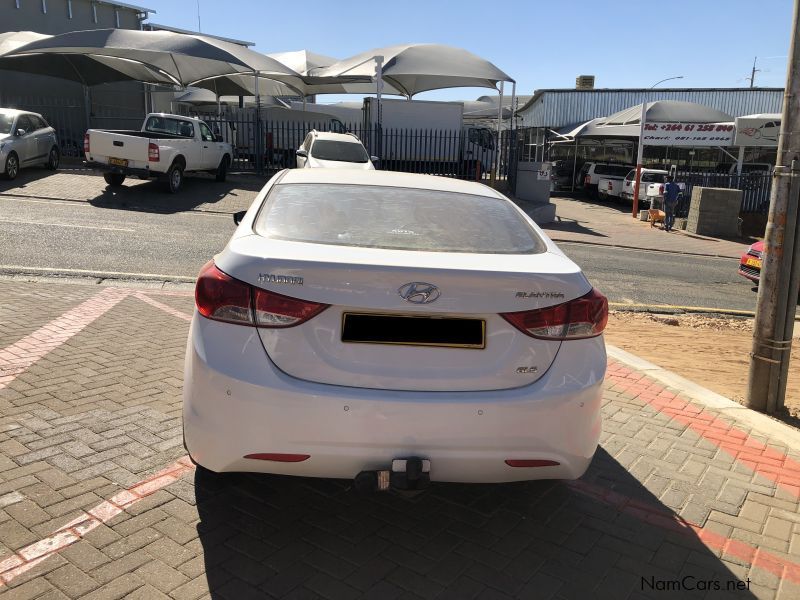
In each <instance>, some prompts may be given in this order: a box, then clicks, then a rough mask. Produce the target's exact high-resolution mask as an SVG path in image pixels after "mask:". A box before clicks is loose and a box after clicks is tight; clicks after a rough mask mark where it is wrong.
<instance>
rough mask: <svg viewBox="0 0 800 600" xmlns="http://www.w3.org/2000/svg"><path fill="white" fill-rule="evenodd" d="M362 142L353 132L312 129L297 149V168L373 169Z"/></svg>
mask: <svg viewBox="0 0 800 600" xmlns="http://www.w3.org/2000/svg"><path fill="white" fill-rule="evenodd" d="M373 160H378V157H377V156H372V157H371V156H370V155H369V154H368V153H367V149H366V148H364V144H362V143H361V140H359V139H358V136H356V135H355V134H354V133H325V132H320V131H316V130H312V131H310V132H309V133H308V135H307V136H306V139H305V140H304V141H303V145H302V146H300V148H299V149H298V150H297V168H298V169H319V168H324V169H361V170H362V171H370V170H374V169H375V165H373V163H372V161H373Z"/></svg>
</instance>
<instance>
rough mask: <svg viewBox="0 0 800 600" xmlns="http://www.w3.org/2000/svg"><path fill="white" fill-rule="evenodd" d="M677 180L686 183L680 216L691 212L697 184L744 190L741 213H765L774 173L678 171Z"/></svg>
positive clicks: (680, 206) (678, 214)
mask: <svg viewBox="0 0 800 600" xmlns="http://www.w3.org/2000/svg"><path fill="white" fill-rule="evenodd" d="M675 180H676V181H677V182H679V183H684V184H685V185H686V189H685V191H684V197H683V200H682V201H681V203H679V205H678V212H677V216H679V217H680V216H686V215H688V214H689V205H690V203H691V198H692V189H693V188H694V186H696V185H697V186H702V187H717V188H730V189H736V190H742V207H741V209H740V213H743V214H752V213H762V214H763V213H766V212H767V211H768V210H769V195H770V190H771V189H772V175H771V174H770V173H764V172H758V173H742V174H741V175H735V174H733V175H731V174H729V173H692V172H681V171H678V172H677V173H676V175H675ZM683 213H685V214H683Z"/></svg>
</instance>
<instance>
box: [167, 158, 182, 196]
mask: <svg viewBox="0 0 800 600" xmlns="http://www.w3.org/2000/svg"><path fill="white" fill-rule="evenodd" d="M181 185H183V166H182V165H181V164H180V163H179V162H174V163H172V166H171V167H170V168H169V170H168V171H167V188H168V189H169V192H170V193H171V194H177V193H178V192H179V191H180V189H181Z"/></svg>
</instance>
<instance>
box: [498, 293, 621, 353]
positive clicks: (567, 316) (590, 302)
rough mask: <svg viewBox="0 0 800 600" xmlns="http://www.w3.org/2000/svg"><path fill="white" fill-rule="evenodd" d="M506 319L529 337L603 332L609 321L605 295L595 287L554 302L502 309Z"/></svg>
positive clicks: (575, 336)
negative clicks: (576, 296)
mask: <svg viewBox="0 0 800 600" xmlns="http://www.w3.org/2000/svg"><path fill="white" fill-rule="evenodd" d="M500 316H501V317H503V318H504V319H505V320H506V321H508V322H509V323H511V324H512V325H513V326H514V327H516V328H517V329H519V330H520V331H521V332H522V333H524V334H526V335H529V336H531V337H535V338H540V339H544V340H575V339H582V338H590V337H595V336H598V335H600V334H601V333H603V330H604V329H605V328H606V324H607V323H608V299H607V298H606V297H605V296H603V294H601V293H600V292H598V291H597V290H596V289H594V288H592V291H591V292H589V293H588V294H586V295H585V296H581V297H580V298H577V299H575V300H570V301H569V302H565V303H563V304H558V305H556V306H548V307H547V308H537V309H535V310H525V311H520V312H513V313H501V314H500Z"/></svg>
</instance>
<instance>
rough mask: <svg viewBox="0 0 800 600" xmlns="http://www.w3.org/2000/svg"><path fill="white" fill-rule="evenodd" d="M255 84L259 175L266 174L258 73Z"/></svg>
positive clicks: (256, 144) (254, 79) (254, 75)
mask: <svg viewBox="0 0 800 600" xmlns="http://www.w3.org/2000/svg"><path fill="white" fill-rule="evenodd" d="M253 84H254V87H255V90H254V91H255V101H256V114H255V140H254V144H253V145H254V146H255V150H256V171H257V172H258V173H263V172H264V156H263V153H262V151H261V142H262V139H261V93H260V90H259V89H258V71H253Z"/></svg>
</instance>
